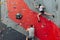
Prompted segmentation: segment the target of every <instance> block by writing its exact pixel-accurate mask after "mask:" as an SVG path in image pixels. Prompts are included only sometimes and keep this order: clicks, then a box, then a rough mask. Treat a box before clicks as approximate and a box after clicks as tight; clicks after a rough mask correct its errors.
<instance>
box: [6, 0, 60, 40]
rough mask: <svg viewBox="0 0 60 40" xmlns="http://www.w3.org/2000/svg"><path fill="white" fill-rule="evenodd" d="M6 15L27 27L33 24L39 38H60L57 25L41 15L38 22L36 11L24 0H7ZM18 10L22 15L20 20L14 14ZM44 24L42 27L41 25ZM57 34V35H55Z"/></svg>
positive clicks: (49, 39) (53, 39)
mask: <svg viewBox="0 0 60 40" xmlns="http://www.w3.org/2000/svg"><path fill="white" fill-rule="evenodd" d="M7 7H8V16H9V18H10V19H12V20H13V21H14V22H16V23H19V24H21V23H22V24H21V26H23V27H24V28H25V29H27V28H28V27H29V26H30V25H31V24H33V25H34V26H35V36H36V37H38V38H39V40H60V39H59V38H60V33H59V30H58V28H57V26H56V25H55V24H54V23H53V22H51V21H49V20H47V19H46V18H45V17H43V16H41V17H40V18H41V22H40V23H38V20H37V13H36V12H34V11H32V10H31V9H29V7H28V6H27V4H26V3H25V2H24V0H7ZM18 12H20V13H21V14H22V15H23V18H22V19H21V20H17V19H16V14H17V13H18ZM42 25H44V27H41V26H42ZM57 35H58V36H59V37H57Z"/></svg>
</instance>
